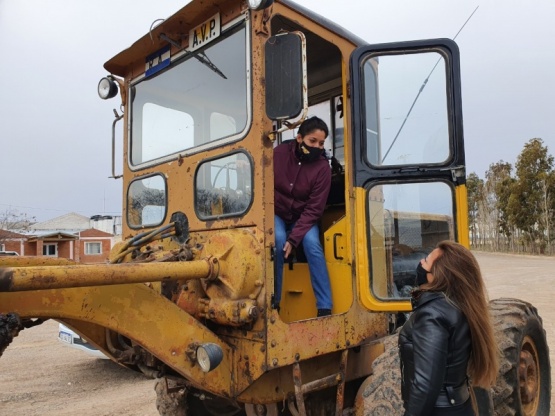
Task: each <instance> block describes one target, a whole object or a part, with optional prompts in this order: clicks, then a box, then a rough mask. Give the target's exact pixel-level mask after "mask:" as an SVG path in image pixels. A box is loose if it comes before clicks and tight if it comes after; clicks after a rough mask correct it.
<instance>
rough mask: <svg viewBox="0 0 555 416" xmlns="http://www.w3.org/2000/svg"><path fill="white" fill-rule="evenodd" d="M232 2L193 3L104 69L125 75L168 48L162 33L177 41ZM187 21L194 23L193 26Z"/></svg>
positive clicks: (316, 18)
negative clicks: (130, 69)
mask: <svg viewBox="0 0 555 416" xmlns="http://www.w3.org/2000/svg"><path fill="white" fill-rule="evenodd" d="M234 2H235V3H236V0H205V1H195V0H193V1H192V2H190V3H189V4H187V5H186V6H185V7H183V8H182V9H180V10H179V11H177V12H176V13H174V14H173V15H172V16H170V17H168V18H167V19H165V20H164V22H163V24H161V25H158V26H155V27H154V28H153V29H152V30H151V31H149V32H148V33H147V34H146V35H144V36H143V37H142V38H140V39H139V40H138V41H136V42H135V43H133V44H132V45H131V46H130V47H129V48H127V49H124V50H123V51H122V52H120V53H118V54H117V55H116V56H114V57H113V58H112V59H110V60H109V61H107V62H106V63H105V64H104V68H105V69H106V70H107V71H108V72H110V73H111V74H114V75H118V76H120V77H123V76H125V74H126V72H127V70H128V67H129V66H131V65H133V63H135V62H137V61H138V60H140V59H144V58H145V57H147V56H148V55H150V54H152V53H153V52H156V51H157V50H160V49H161V48H162V47H164V46H166V45H167V43H168V42H167V41H166V40H163V39H161V38H160V35H161V34H165V35H166V36H167V37H169V38H170V39H174V40H178V41H180V40H182V39H183V38H184V35H187V34H188V33H189V31H190V30H191V29H192V28H193V27H194V26H195V25H196V24H198V22H202V21H204V20H206V19H208V18H210V16H213V15H214V14H215V13H217V12H219V11H220V10H222V9H226V6H227V7H231V6H232V4H233V3H234ZM276 3H280V4H283V5H284V6H286V7H288V8H290V9H291V10H294V11H296V12H298V13H299V14H301V15H303V16H305V17H306V18H308V19H310V20H312V21H313V22H315V23H317V24H319V25H321V26H323V27H326V28H327V29H329V30H331V31H332V32H334V33H335V34H336V35H338V36H340V37H342V38H344V39H346V40H348V41H350V42H351V43H353V44H354V45H355V46H359V45H363V44H365V43H366V42H365V41H364V40H362V39H361V38H359V37H358V36H356V35H354V34H352V33H351V32H349V31H347V30H346V29H344V28H343V27H341V26H339V25H338V24H336V23H334V22H332V21H331V20H329V19H326V18H325V17H323V16H320V15H319V14H317V13H314V12H313V11H311V10H309V9H307V8H305V7H302V6H300V5H298V4H297V3H295V2H293V1H291V0H276ZM190 22H195V23H194V25H193V24H191V23H190Z"/></svg>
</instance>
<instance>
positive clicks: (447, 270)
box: [424, 241, 498, 388]
mask: <svg viewBox="0 0 555 416" xmlns="http://www.w3.org/2000/svg"><path fill="white" fill-rule="evenodd" d="M437 248H438V249H439V250H440V251H441V253H440V255H439V256H438V257H437V258H436V260H435V261H434V263H433V265H432V268H431V273H432V275H433V276H434V280H433V281H432V282H431V283H428V284H427V285H425V286H424V290H429V291H441V292H443V293H445V296H446V297H447V299H449V300H450V301H452V302H453V303H454V304H455V305H456V306H457V307H458V308H459V309H460V310H461V311H462V312H463V313H464V314H465V316H466V319H467V320H468V325H469V326H470V334H471V338H472V352H471V354H470V361H469V363H468V375H469V376H470V378H471V379H472V382H473V384H474V385H475V386H480V387H483V388H489V387H490V386H491V385H492V384H493V383H494V382H495V379H496V377H497V370H498V355H497V354H498V350H497V346H496V341H495V336H494V333H493V326H492V321H491V316H490V312H489V306H488V296H487V291H486V285H485V283H484V279H483V278H482V273H480V266H479V265H478V262H477V261H476V258H475V257H474V256H473V255H472V253H471V252H470V250H469V249H467V248H466V247H464V246H462V245H461V244H458V243H455V242H453V241H442V242H440V243H439V244H438V245H437Z"/></svg>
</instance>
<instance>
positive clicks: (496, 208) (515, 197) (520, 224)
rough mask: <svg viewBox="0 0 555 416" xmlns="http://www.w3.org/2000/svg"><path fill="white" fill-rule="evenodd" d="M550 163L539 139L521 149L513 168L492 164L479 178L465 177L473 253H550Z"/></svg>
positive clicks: (553, 233) (553, 174)
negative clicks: (476, 250)
mask: <svg viewBox="0 0 555 416" xmlns="http://www.w3.org/2000/svg"><path fill="white" fill-rule="evenodd" d="M553 164H554V159H553V156H551V155H550V154H549V153H548V149H547V146H545V145H544V143H543V141H542V139H539V138H534V139H531V140H530V141H529V142H528V143H526V144H525V145H524V148H523V149H522V152H521V153H520V154H519V155H518V157H517V160H516V163H515V166H514V168H513V166H512V165H511V164H510V163H508V162H504V161H503V160H500V161H499V162H497V163H492V164H491V165H490V166H489V169H488V170H487V171H486V173H485V178H484V179H481V178H479V177H478V175H477V174H476V173H474V172H473V173H470V174H469V175H468V177H467V182H466V185H467V190H468V224H469V232H470V243H471V245H472V247H473V248H477V249H482V250H493V251H509V252H517V253H530V254H550V255H551V254H553V253H554V251H555V250H554V241H553V240H554V238H555V229H554V225H555V171H554V167H553Z"/></svg>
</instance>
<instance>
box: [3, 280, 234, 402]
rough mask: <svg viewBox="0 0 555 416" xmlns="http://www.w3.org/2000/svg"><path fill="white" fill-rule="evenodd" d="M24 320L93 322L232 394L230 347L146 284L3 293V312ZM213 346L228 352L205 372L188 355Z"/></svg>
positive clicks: (200, 383) (200, 382)
mask: <svg viewBox="0 0 555 416" xmlns="http://www.w3.org/2000/svg"><path fill="white" fill-rule="evenodd" d="M7 312H15V313H18V314H19V315H20V316H21V317H23V318H26V317H39V318H40V317H46V318H54V319H60V320H63V319H64V318H69V319H74V320H79V321H84V322H91V323H95V324H97V325H100V326H103V327H105V328H109V329H111V330H113V331H116V332H118V333H120V334H122V335H124V336H126V337H128V338H130V339H132V340H133V341H135V342H137V343H138V344H140V345H141V346H143V347H144V348H145V349H147V350H148V351H150V352H151V353H152V354H154V355H155V356H156V357H158V358H159V359H160V360H162V361H163V362H165V363H166V364H167V365H169V366H170V367H171V368H173V369H174V370H176V371H177V372H179V373H180V374H181V375H183V376H184V377H186V378H187V379H189V380H190V381H191V382H192V383H193V384H194V385H196V386H197V387H199V388H202V389H204V390H207V391H210V392H212V393H214V394H218V395H226V396H230V395H232V394H233V392H232V387H231V380H232V379H234V378H235V376H234V375H233V373H232V372H233V368H234V364H233V361H234V355H233V351H232V349H231V347H230V346H229V345H228V344H226V343H225V342H224V341H223V340H222V339H221V338H220V337H218V336H217V335H215V334H214V333H213V332H211V331H210V330H208V329H207V328H206V326H204V325H202V324H201V323H200V322H199V321H198V320H197V319H195V318H193V317H192V316H191V315H189V314H188V313H186V312H184V311H183V310H181V309H179V308H178V307H177V306H176V305H175V304H174V303H172V302H170V301H169V300H167V299H166V298H164V297H163V296H160V294H159V293H156V292H155V291H154V290H152V289H150V288H148V287H147V286H146V285H143V284H130V285H113V286H100V287H83V288H73V289H50V290H41V291H26V292H19V293H0V313H7ZM203 342H213V343H216V344H218V345H219V346H220V347H221V348H222V350H223V356H224V358H223V360H222V363H221V364H220V365H219V366H218V367H217V368H216V369H214V370H213V371H211V372H210V373H203V372H202V371H201V370H200V368H199V366H198V365H196V364H194V363H193V362H191V360H190V359H189V358H188V357H187V355H186V352H187V351H188V349H190V348H194V346H195V345H196V344H199V343H203Z"/></svg>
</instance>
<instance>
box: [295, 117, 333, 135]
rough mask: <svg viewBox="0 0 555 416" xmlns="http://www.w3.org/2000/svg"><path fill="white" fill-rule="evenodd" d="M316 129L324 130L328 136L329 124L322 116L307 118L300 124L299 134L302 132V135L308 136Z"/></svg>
mask: <svg viewBox="0 0 555 416" xmlns="http://www.w3.org/2000/svg"><path fill="white" fill-rule="evenodd" d="M314 130H322V131H323V132H324V134H325V135H326V137H328V134H329V130H328V126H327V125H326V123H325V122H324V120H322V119H321V118H318V117H316V116H314V117H310V118H307V119H306V120H305V121H303V122H302V124H301V125H300V126H299V131H298V132H297V134H300V135H301V137H304V136H306V135H307V134H310V133H312V132H313V131H314Z"/></svg>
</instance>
